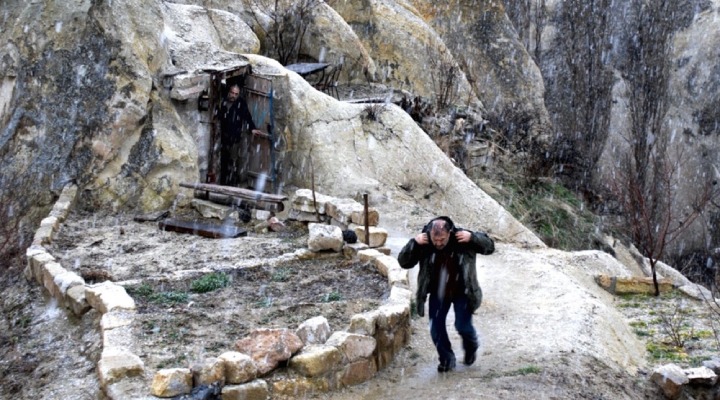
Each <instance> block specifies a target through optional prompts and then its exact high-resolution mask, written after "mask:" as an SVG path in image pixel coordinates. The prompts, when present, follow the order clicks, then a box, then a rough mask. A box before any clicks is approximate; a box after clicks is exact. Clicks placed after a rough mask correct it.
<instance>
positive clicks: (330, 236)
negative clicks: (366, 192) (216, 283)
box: [288, 189, 388, 256]
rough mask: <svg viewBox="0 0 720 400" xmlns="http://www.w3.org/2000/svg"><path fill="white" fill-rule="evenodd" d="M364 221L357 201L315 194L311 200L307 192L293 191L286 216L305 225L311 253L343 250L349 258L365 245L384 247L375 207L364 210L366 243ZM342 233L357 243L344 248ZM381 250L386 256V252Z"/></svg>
mask: <svg viewBox="0 0 720 400" xmlns="http://www.w3.org/2000/svg"><path fill="white" fill-rule="evenodd" d="M365 218H366V215H365V206H364V205H362V204H360V203H358V202H357V201H355V200H353V199H347V198H337V197H332V196H326V195H324V194H320V193H317V192H316V193H315V196H314V198H313V192H312V190H310V189H298V190H297V191H295V195H294V196H293V199H292V202H291V205H290V211H289V213H288V219H292V220H296V221H303V222H308V223H309V224H308V228H309V230H310V238H309V240H308V248H310V250H311V251H314V252H318V251H322V250H333V251H337V252H340V251H343V252H345V253H346V255H349V256H353V255H355V254H357V252H358V251H360V250H362V249H364V248H367V247H368V246H369V247H371V248H381V247H382V246H384V245H385V241H386V240H387V235H388V234H387V231H386V230H385V229H383V228H380V227H378V226H377V225H378V223H379V222H380V213H379V212H378V211H377V210H376V209H375V208H372V207H368V212H367V220H368V221H367V222H368V229H369V235H368V236H369V240H366V234H365ZM344 230H352V231H354V232H355V234H356V235H357V238H358V241H359V242H358V243H359V244H354V245H349V246H346V245H345V244H344V241H343V236H342V231H344ZM366 242H369V243H366ZM385 251H386V253H387V250H385Z"/></svg>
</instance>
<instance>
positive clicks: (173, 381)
mask: <svg viewBox="0 0 720 400" xmlns="http://www.w3.org/2000/svg"><path fill="white" fill-rule="evenodd" d="M191 390H192V372H190V369H188V368H167V369H161V370H160V371H158V372H156V373H155V376H154V377H153V380H152V384H151V385H150V393H151V394H152V395H153V396H157V397H174V396H178V395H181V394H186V393H190V391H191Z"/></svg>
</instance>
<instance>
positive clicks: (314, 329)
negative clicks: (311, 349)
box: [295, 315, 331, 346]
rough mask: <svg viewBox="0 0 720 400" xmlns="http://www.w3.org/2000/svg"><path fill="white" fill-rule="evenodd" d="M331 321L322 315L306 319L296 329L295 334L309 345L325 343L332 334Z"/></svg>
mask: <svg viewBox="0 0 720 400" xmlns="http://www.w3.org/2000/svg"><path fill="white" fill-rule="evenodd" d="M330 333H331V330H330V323H329V322H328V320H327V318H325V317H324V316H322V315H320V316H317V317H313V318H310V319H308V320H306V321H304V322H303V323H302V324H300V326H299V327H298V328H297V329H296V330H295V334H297V335H298V337H299V338H300V339H301V340H302V341H303V343H304V344H305V345H306V346H307V345H309V344H323V343H325V341H326V340H327V338H328V337H329V336H330Z"/></svg>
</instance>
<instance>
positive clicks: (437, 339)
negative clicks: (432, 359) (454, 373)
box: [428, 294, 479, 365]
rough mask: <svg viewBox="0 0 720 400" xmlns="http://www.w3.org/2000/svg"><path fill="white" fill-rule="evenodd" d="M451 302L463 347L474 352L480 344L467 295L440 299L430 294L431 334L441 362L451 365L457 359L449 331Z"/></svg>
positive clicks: (466, 351)
mask: <svg viewBox="0 0 720 400" xmlns="http://www.w3.org/2000/svg"><path fill="white" fill-rule="evenodd" d="M450 304H452V305H453V309H454V310H455V329H456V330H457V332H458V333H459V334H460V337H462V342H463V349H464V350H465V353H466V354H469V353H474V352H475V351H476V350H477V348H478V346H479V344H478V338H477V333H476V332H475V328H474V327H473V325H472V312H473V310H470V309H469V307H468V301H467V298H466V297H465V296H457V297H455V298H453V299H452V300H445V301H443V300H442V299H439V298H438V297H437V296H436V295H435V294H431V295H430V300H429V310H428V311H429V318H430V336H431V337H432V340H433V343H434V344H435V348H436V349H437V352H438V356H439V360H440V364H442V365H450V364H452V363H454V361H455V353H453V350H452V345H451V344H450V338H449V337H448V333H447V326H446V320H447V314H448V311H450Z"/></svg>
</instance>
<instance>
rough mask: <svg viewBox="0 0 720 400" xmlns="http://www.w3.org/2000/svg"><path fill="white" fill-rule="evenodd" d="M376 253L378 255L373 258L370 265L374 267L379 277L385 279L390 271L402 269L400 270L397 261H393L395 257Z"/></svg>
mask: <svg viewBox="0 0 720 400" xmlns="http://www.w3.org/2000/svg"><path fill="white" fill-rule="evenodd" d="M378 253H379V254H380V255H378V256H377V257H375V258H373V260H372V264H373V265H374V266H375V269H377V271H378V272H379V273H380V275H382V276H384V277H386V278H387V277H388V275H389V271H390V270H391V269H393V268H395V269H402V268H400V264H398V261H397V260H396V259H395V257H391V256H386V255H385V254H382V253H380V252H378Z"/></svg>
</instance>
